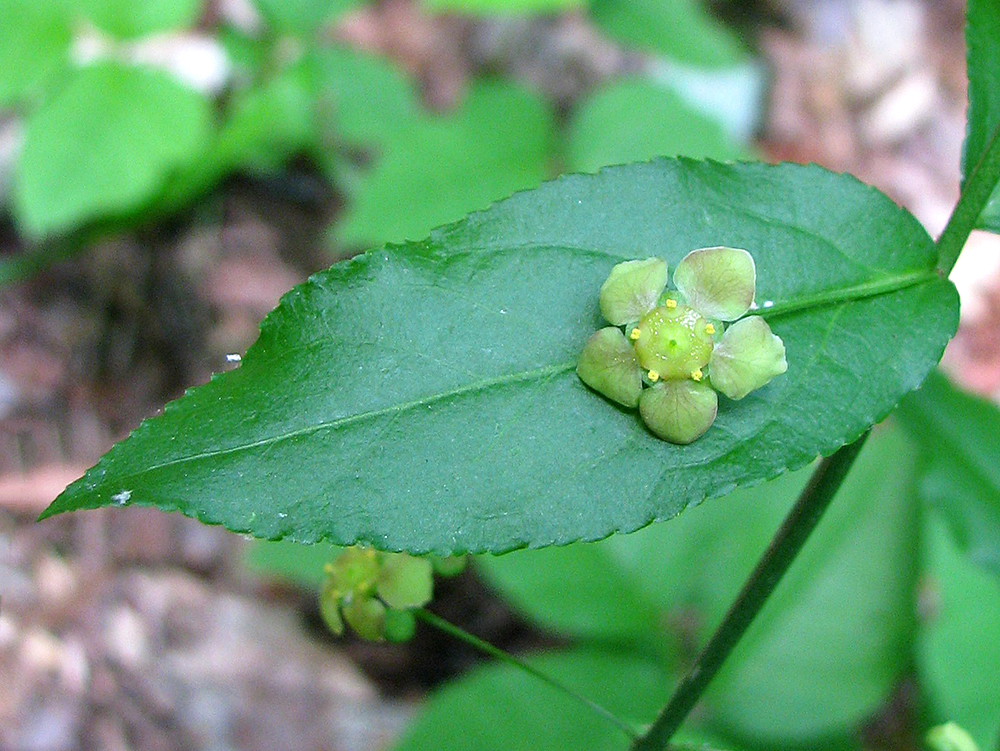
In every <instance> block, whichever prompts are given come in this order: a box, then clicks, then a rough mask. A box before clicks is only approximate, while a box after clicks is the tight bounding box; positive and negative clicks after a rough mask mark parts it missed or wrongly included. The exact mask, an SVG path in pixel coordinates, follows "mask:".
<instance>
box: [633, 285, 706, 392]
mask: <svg viewBox="0 0 1000 751" xmlns="http://www.w3.org/2000/svg"><path fill="white" fill-rule="evenodd" d="M714 331H715V328H714V327H713V326H712V324H710V323H709V322H708V321H706V320H705V319H704V318H702V317H701V316H700V315H698V314H697V313H696V312H695V311H694V310H693V309H692V308H690V307H688V306H687V305H681V304H678V303H677V301H676V300H670V299H668V300H667V302H666V304H665V305H661V306H660V307H658V308H654V309H653V310H651V311H650V312H649V313H647V314H646V315H645V316H643V318H642V320H640V321H639V324H638V325H637V326H636V327H635V328H634V329H632V331H631V332H630V334H629V338H630V339H632V341H633V342H634V343H635V354H636V357H637V359H638V360H639V365H641V366H642V367H643V369H645V370H647V371H649V372H650V379H651V380H654V381H655V380H657V379H658V378H664V379H667V380H676V379H680V378H694V379H695V380H696V381H700V380H701V369H702V368H703V367H705V366H706V365H707V364H708V360H709V358H710V357H711V356H712V346H713V344H714V342H713V340H712V334H713V333H714Z"/></svg>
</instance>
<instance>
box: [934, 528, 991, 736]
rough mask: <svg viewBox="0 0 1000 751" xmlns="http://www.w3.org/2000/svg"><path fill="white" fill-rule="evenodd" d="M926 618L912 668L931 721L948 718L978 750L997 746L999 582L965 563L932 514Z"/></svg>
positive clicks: (952, 541) (967, 562) (959, 551)
mask: <svg viewBox="0 0 1000 751" xmlns="http://www.w3.org/2000/svg"><path fill="white" fill-rule="evenodd" d="M926 530H927V543H928V547H929V561H928V565H929V572H928V574H929V577H930V592H929V593H928V594H929V595H930V596H929V598H928V599H929V600H930V602H931V603H932V606H931V607H932V609H933V612H932V615H931V616H930V618H929V620H928V622H927V623H926V624H925V625H924V627H923V628H922V630H921V633H920V640H919V642H918V650H917V668H918V670H919V675H920V681H921V685H922V686H923V687H924V690H925V691H926V693H927V696H928V699H929V700H930V704H931V706H932V708H933V716H934V717H935V718H937V721H940V722H944V721H948V720H952V721H954V722H957V723H958V724H959V725H961V726H962V727H963V728H965V729H966V730H967V731H969V733H971V734H972V737H973V738H975V739H976V742H977V743H978V744H979V747H980V748H981V749H984V751H985V750H986V749H994V748H997V747H998V744H1000V681H998V680H997V666H998V665H1000V582H998V581H997V579H996V577H993V576H990V575H989V574H987V573H986V572H984V571H983V570H982V569H980V568H978V567H976V566H974V565H973V564H972V563H970V562H969V561H968V560H967V559H966V558H965V556H964V555H963V551H962V549H961V546H960V545H958V544H956V542H955V540H954V539H953V538H952V536H951V535H950V534H949V532H948V529H947V526H946V524H945V521H944V520H943V519H942V518H941V517H940V516H939V515H938V514H937V513H936V512H932V513H931V514H930V518H929V519H928V524H927V525H926Z"/></svg>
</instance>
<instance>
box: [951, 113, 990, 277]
mask: <svg viewBox="0 0 1000 751" xmlns="http://www.w3.org/2000/svg"><path fill="white" fill-rule="evenodd" d="M998 182H1000V123H997V127H996V128H995V129H994V130H993V135H992V136H990V140H989V142H988V143H987V144H986V148H985V149H984V150H983V154H982V156H981V157H980V158H979V161H978V162H976V166H975V167H973V169H972V173H971V174H970V175H969V179H968V180H966V181H965V185H964V186H963V187H962V195H961V197H960V198H959V199H958V205H956V206H955V210H954V211H953V212H952V213H951V218H950V219H949V220H948V224H947V225H946V226H945V228H944V232H942V233H941V237H940V238H938V241H937V247H938V270H939V271H941V272H942V273H943V274H944V275H945V276H947V275H948V274H950V273H951V270H952V269H953V268H954V267H955V262H956V261H958V255H959V253H961V252H962V248H963V247H964V246H965V241H966V240H968V239H969V234H970V233H971V232H972V230H974V229H975V228H976V223H977V222H978V221H979V217H980V215H981V214H982V213H983V209H985V208H986V204H987V203H989V200H990V196H991V195H993V191H994V190H995V189H996V186H997V183H998Z"/></svg>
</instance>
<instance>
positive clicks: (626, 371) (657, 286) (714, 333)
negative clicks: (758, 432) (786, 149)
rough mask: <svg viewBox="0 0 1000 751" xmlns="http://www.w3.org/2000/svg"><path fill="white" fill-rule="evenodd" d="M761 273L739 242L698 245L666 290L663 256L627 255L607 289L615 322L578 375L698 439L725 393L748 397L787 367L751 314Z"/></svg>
mask: <svg viewBox="0 0 1000 751" xmlns="http://www.w3.org/2000/svg"><path fill="white" fill-rule="evenodd" d="M756 281H757V271H756V266H755V264H754V261H753V257H752V256H751V255H750V254H749V253H748V252H747V251H745V250H740V249H738V248H725V247H717V248H699V249H698V250H692V251H691V252H690V253H688V254H687V255H686V256H685V257H684V258H683V259H682V260H681V262H680V263H679V264H678V265H677V269H676V271H674V284H675V286H676V287H677V289H676V290H667V264H666V262H664V261H663V260H661V259H659V258H647V259H645V260H642V261H626V262H624V263H619V264H618V265H617V266H615V267H614V268H613V269H612V270H611V274H610V275H609V276H608V278H607V281H605V282H604V284H603V285H601V291H600V304H601V313H602V314H603V315H604V317H605V319H607V321H608V322H609V323H611V324H612V326H609V327H607V328H604V329H601V330H600V331H598V332H597V333H595V334H594V335H593V336H592V337H591V338H590V339H589V340H588V341H587V343H586V344H585V345H584V348H583V352H582V353H581V354H580V361H579V363H578V364H577V369H576V372H577V374H578V375H579V376H580V378H581V379H582V380H583V382H584V383H586V384H587V385H588V386H590V387H591V388H592V389H594V390H595V391H597V392H599V393H601V394H603V395H604V396H606V397H607V398H609V399H611V400H613V401H615V402H618V403H619V404H621V405H623V406H626V407H631V408H635V407H636V406H638V407H639V414H640V415H641V416H642V419H643V422H645V423H646V425H647V426H648V427H649V429H650V430H651V431H652V432H653V433H655V434H656V435H657V436H659V437H660V438H662V439H664V440H666V441H670V442H671V443H680V444H687V443H691V442H692V441H694V440H695V439H697V438H698V437H700V436H701V435H703V434H704V433H705V431H706V430H708V428H709V427H711V425H712V423H713V422H714V421H715V415H716V412H717V409H718V396H717V395H716V391H719V392H721V393H723V394H724V395H726V396H727V397H729V398H730V399H742V398H743V397H744V396H746V395H747V394H748V393H750V392H751V391H754V390H756V389H759V388H761V387H762V386H764V385H766V384H767V383H768V382H769V381H770V380H771V379H772V378H774V377H775V376H777V375H780V374H781V373H784V372H785V370H786V369H787V368H788V365H787V363H786V361H785V347H784V344H783V343H782V341H781V339H780V338H779V337H777V336H775V335H774V334H773V333H772V332H771V328H770V326H768V324H767V322H766V321H765V320H764V319H763V318H760V317H759V316H749V317H747V318H743V316H745V315H746V314H747V313H748V312H749V311H750V308H751V307H752V306H753V300H754V293H755V288H756ZM729 322H735V323H731V324H730V325H728V326H726V323H729ZM619 327H624V333H623V331H622V329H621V328H619ZM626 334H627V336H626Z"/></svg>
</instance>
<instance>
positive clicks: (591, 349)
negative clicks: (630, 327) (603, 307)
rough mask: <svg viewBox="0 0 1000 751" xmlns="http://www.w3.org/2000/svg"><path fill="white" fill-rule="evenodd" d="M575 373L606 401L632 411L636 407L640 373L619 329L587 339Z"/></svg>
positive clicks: (602, 332)
mask: <svg viewBox="0 0 1000 751" xmlns="http://www.w3.org/2000/svg"><path fill="white" fill-rule="evenodd" d="M576 374H577V375H578V376H580V380H581V381H583V382H584V383H585V384H587V385H588V386H590V388H592V389H594V391H597V392H598V393H601V394H603V395H604V396H606V397H608V399H611V400H613V401H616V402H618V403H619V404H623V405H625V406H626V407H632V408H635V407H637V406H638V404H639V394H640V393H641V392H642V370H641V369H640V368H639V361H638V360H636V357H635V349H634V348H633V347H632V344H631V343H630V342H629V340H628V339H626V338H625V335H624V334H623V333H622V332H621V330H620V329H616V328H614V327H613V326H608V327H607V328H604V329H601V330H600V331H598V332H597V333H595V334H594V335H593V336H592V337H590V339H588V340H587V343H586V344H585V345H583V352H581V353H580V362H579V363H577V366H576Z"/></svg>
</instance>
